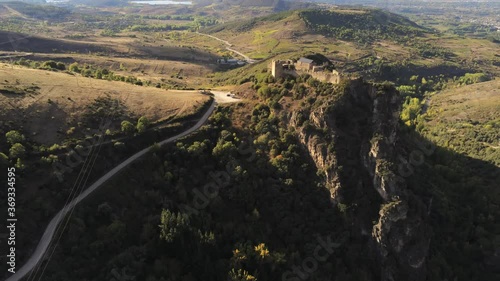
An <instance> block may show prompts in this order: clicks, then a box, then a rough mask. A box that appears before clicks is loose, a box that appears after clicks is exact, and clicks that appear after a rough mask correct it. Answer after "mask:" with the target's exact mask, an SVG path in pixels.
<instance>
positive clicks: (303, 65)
mask: <svg viewBox="0 0 500 281" xmlns="http://www.w3.org/2000/svg"><path fill="white" fill-rule="evenodd" d="M271 74H272V75H273V77H275V78H279V77H283V76H285V75H291V76H294V77H297V76H299V75H301V74H309V75H311V76H312V77H314V78H315V79H318V80H320V81H322V82H327V83H332V84H338V83H339V82H340V73H339V72H338V71H336V70H333V71H327V70H326V68H325V66H324V65H317V64H316V63H315V62H314V61H313V60H311V59H308V58H300V59H298V60H297V62H293V61H292V60H273V61H272V62H271Z"/></svg>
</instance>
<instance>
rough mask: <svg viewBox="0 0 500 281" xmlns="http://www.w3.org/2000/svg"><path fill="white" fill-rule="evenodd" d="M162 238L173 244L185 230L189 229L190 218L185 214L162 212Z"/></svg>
mask: <svg viewBox="0 0 500 281" xmlns="http://www.w3.org/2000/svg"><path fill="white" fill-rule="evenodd" d="M159 226H160V238H161V239H164V240H165V241H167V242H173V241H174V240H175V239H176V238H177V237H179V235H181V234H182V233H183V232H184V231H185V230H188V229H189V216H188V215H187V214H183V213H180V212H178V213H174V212H171V211H170V210H165V209H163V211H162V212H161V224H160V225H159Z"/></svg>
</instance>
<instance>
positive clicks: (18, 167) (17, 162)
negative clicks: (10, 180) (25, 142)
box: [14, 158, 25, 170]
mask: <svg viewBox="0 0 500 281" xmlns="http://www.w3.org/2000/svg"><path fill="white" fill-rule="evenodd" d="M14 167H16V169H18V170H23V169H24V168H25V166H24V164H23V162H22V161H21V159H20V158H17V161H16V164H15V165H14Z"/></svg>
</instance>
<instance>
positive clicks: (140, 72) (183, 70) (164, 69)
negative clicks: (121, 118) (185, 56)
mask: <svg viewBox="0 0 500 281" xmlns="http://www.w3.org/2000/svg"><path fill="white" fill-rule="evenodd" d="M17 54H19V53H17ZM2 55H5V56H9V55H16V53H8V52H1V51H0V56H2ZM24 57H25V58H26V59H30V60H37V61H47V60H54V61H57V62H59V61H60V62H64V63H65V64H71V63H73V62H77V63H79V64H80V65H83V64H89V65H94V66H99V67H102V68H106V69H109V70H112V71H113V72H114V73H116V74H119V75H122V76H134V77H137V78H139V79H141V80H144V81H147V80H151V81H152V82H154V83H160V82H161V81H162V79H164V80H165V79H166V80H167V81H175V82H177V83H180V84H185V85H189V86H190V87H195V85H203V84H206V80H207V79H208V78H207V76H208V74H209V73H211V72H212V71H213V70H212V69H213V68H214V67H215V65H213V64H196V63H187V62H183V61H172V60H153V59H136V58H122V57H104V56H92V55H85V54H33V55H30V56H24ZM17 59H19V57H15V58H13V60H17ZM121 66H122V67H121ZM172 75H173V76H174V78H170V77H171V76H172ZM177 75H179V77H181V78H182V79H179V78H177Z"/></svg>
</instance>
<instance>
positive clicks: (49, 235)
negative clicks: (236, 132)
mask: <svg viewBox="0 0 500 281" xmlns="http://www.w3.org/2000/svg"><path fill="white" fill-rule="evenodd" d="M221 96H224V95H223V92H216V93H214V100H213V102H212V104H211V105H210V107H209V108H208V110H207V112H205V114H204V115H203V116H202V117H201V119H200V120H199V121H198V122H197V123H196V124H195V125H194V126H193V127H191V128H189V129H188V130H186V131H184V132H182V133H180V134H178V135H176V136H173V137H171V138H168V139H166V140H163V141H161V142H159V143H158V145H160V146H162V145H164V144H167V143H171V142H174V141H176V140H177V139H180V138H182V137H185V136H187V135H189V134H191V133H193V132H194V131H196V130H198V129H199V128H200V127H201V126H202V125H203V124H204V123H205V122H206V121H207V120H208V117H210V115H211V114H212V112H213V111H214V109H215V106H216V104H217V100H218V99H220V97H221ZM225 102H226V103H227V102H228V101H225V100H221V103H225ZM152 148H153V147H148V148H145V149H143V150H141V151H139V152H137V153H136V154H134V155H132V156H131V157H130V158H128V159H127V160H125V161H123V162H122V163H121V164H119V165H118V166H116V167H115V168H113V169H112V170H111V171H109V172H107V173H106V174H105V175H104V176H102V177H101V178H100V179H98V180H97V181H96V182H94V183H93V184H92V185H91V186H89V187H88V188H87V189H86V190H84V191H83V192H82V193H81V194H80V195H78V196H77V197H75V198H74V199H73V200H72V201H71V202H70V203H68V204H67V205H66V206H65V207H64V208H63V209H62V210H60V211H59V212H58V213H57V214H56V215H55V216H54V218H52V220H51V221H50V223H49V225H48V226H47V228H46V229H45V232H44V233H43V236H42V238H41V239H40V242H38V245H37V247H36V249H35V251H34V252H33V254H32V255H31V257H30V258H29V259H28V261H27V262H26V263H25V264H24V265H23V266H22V267H21V268H20V269H18V270H17V271H16V273H15V274H14V275H12V276H10V277H9V278H7V279H6V281H18V280H21V279H22V278H23V277H24V276H26V275H27V274H28V273H29V272H30V271H31V270H32V269H34V268H35V267H36V265H37V264H38V263H39V262H40V261H42V259H43V258H44V254H45V252H46V251H47V249H48V248H49V245H50V242H51V241H52V239H53V238H54V235H55V232H56V229H57V226H58V225H59V223H60V222H61V221H62V220H63V219H64V217H65V216H66V215H67V214H68V213H69V212H70V211H71V210H72V209H73V208H74V207H75V205H76V204H78V203H79V202H80V201H82V200H83V199H85V198H86V197H87V196H89V194H91V193H92V192H93V191H95V190H96V189H97V188H99V187H101V186H102V185H103V184H104V183H105V182H106V181H107V180H109V179H110V178H112V177H113V176H115V175H116V174H117V173H118V172H120V171H121V170H123V168H125V167H127V166H128V165H130V164H131V163H132V162H134V161H135V160H137V159H138V158H140V157H142V156H144V155H145V154H147V153H148V152H149V151H151V149H152Z"/></svg>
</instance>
